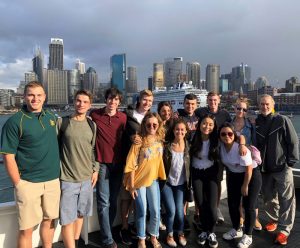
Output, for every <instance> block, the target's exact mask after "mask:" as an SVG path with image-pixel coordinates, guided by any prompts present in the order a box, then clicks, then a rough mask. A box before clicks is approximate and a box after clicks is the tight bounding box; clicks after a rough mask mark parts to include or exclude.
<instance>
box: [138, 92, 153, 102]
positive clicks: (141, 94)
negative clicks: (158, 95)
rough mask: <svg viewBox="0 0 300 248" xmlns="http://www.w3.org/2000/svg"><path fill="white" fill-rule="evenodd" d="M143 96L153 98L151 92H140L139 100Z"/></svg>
mask: <svg viewBox="0 0 300 248" xmlns="http://www.w3.org/2000/svg"><path fill="white" fill-rule="evenodd" d="M143 96H153V93H152V91H151V90H142V91H141V92H140V97H139V100H141V99H142V98H143Z"/></svg>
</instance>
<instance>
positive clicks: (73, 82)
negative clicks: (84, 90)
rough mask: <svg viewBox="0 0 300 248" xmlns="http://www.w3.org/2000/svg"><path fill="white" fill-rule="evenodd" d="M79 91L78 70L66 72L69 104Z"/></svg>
mask: <svg viewBox="0 0 300 248" xmlns="http://www.w3.org/2000/svg"><path fill="white" fill-rule="evenodd" d="M80 89H81V81H80V73H79V71H78V70H76V69H73V70H68V96H69V103H72V102H73V100H74V96H75V93H76V92H77V91H78V90H80Z"/></svg>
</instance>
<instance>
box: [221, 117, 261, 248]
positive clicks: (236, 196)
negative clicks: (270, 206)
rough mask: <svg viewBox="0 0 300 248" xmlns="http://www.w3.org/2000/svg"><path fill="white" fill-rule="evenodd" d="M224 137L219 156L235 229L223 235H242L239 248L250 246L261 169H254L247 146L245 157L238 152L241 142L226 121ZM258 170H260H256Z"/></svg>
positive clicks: (223, 130) (226, 236)
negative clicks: (241, 209)
mask: <svg viewBox="0 0 300 248" xmlns="http://www.w3.org/2000/svg"><path fill="white" fill-rule="evenodd" d="M219 137H220V140H221V145H220V157H221V161H222V163H223V164H224V165H225V166H226V172H227V174H226V183H227V195H228V198H227V200H228V208H229V215H230V218H231V222H232V227H233V228H232V229H231V230H229V231H228V232H227V233H224V235H223V238H224V239H226V240H232V239H235V238H241V237H242V239H241V240H240V242H239V243H238V247H239V248H247V247H249V246H250V245H251V244H252V230H253V226H254V223H255V218H256V212H255V205H256V201H257V197H258V194H259V191H260V188H261V177H259V175H260V174H259V173H257V172H259V171H258V169H256V168H254V166H253V165H254V164H253V161H252V158H251V152H250V150H248V148H246V149H247V153H246V155H244V156H241V155H240V154H239V143H237V142H236V141H237V138H238V136H237V134H236V132H235V130H234V126H233V125H232V124H231V123H228V122H226V123H224V124H223V125H222V126H221V127H220V130H219ZM256 170H257V171H256ZM241 197H242V201H243V207H244V209H245V234H244V235H243V230H242V229H241V228H240V223H239V221H240V212H239V206H240V201H241Z"/></svg>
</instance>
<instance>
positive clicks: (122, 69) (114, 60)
mask: <svg viewBox="0 0 300 248" xmlns="http://www.w3.org/2000/svg"><path fill="white" fill-rule="evenodd" d="M110 70H111V86H112V87H116V88H118V89H119V90H121V91H122V92H123V94H124V93H125V86H126V85H125V84H126V54H125V53H123V54H115V55H113V56H111V57H110ZM124 95H125V94H124Z"/></svg>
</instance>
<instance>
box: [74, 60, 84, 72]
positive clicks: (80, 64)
mask: <svg viewBox="0 0 300 248" xmlns="http://www.w3.org/2000/svg"><path fill="white" fill-rule="evenodd" d="M75 69H76V70H78V71H79V73H80V74H84V73H85V63H83V62H81V61H80V59H76V63H75Z"/></svg>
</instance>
